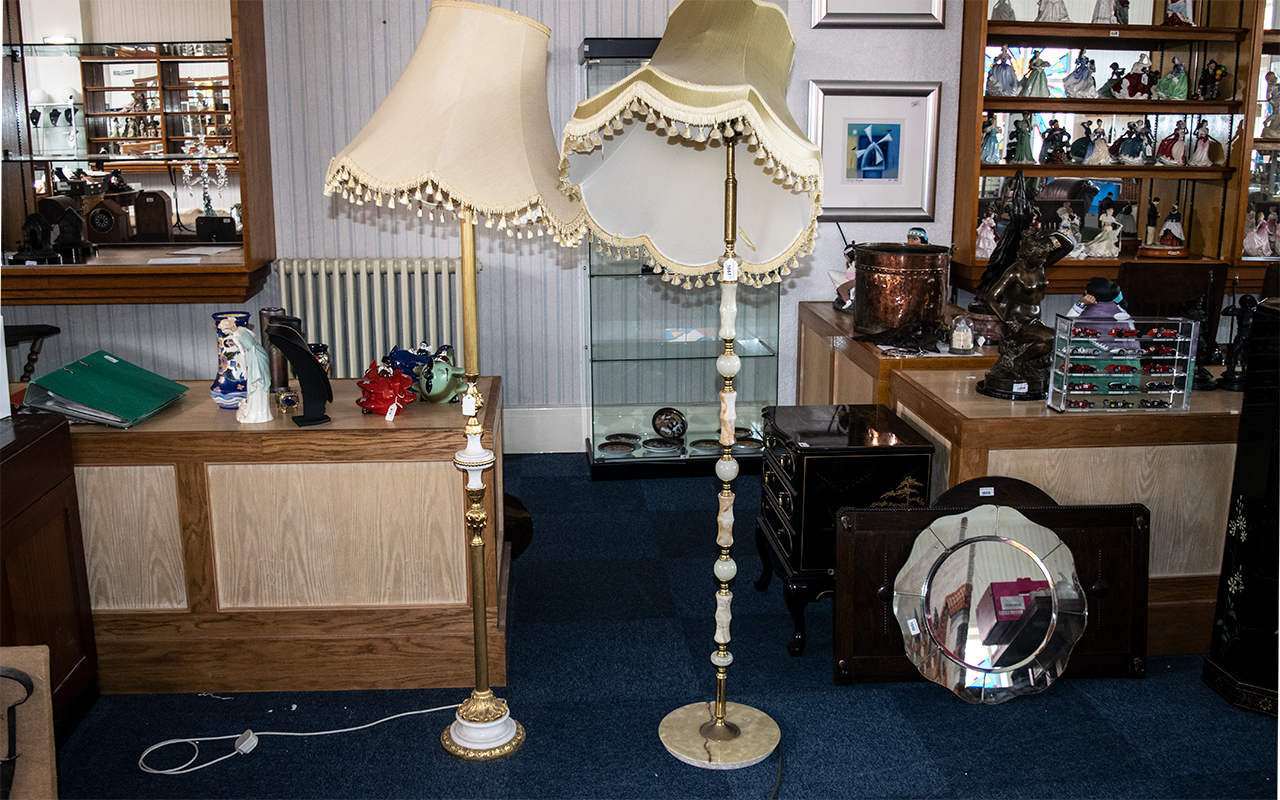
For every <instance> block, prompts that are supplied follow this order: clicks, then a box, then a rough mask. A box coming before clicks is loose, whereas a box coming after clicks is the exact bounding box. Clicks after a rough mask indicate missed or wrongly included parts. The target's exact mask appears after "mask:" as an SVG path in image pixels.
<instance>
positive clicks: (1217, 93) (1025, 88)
mask: <svg viewBox="0 0 1280 800" xmlns="http://www.w3.org/2000/svg"><path fill="white" fill-rule="evenodd" d="M1043 52H1044V51H1043V50H1040V49H1036V50H1032V51H1031V56H1030V57H1029V58H1028V59H1027V72H1026V74H1025V75H1024V76H1023V77H1022V78H1021V79H1019V78H1018V73H1017V69H1016V67H1015V62H1016V58H1015V57H1014V54H1013V52H1012V51H1011V50H1009V46H1008V45H1003V46H1002V47H1001V48H1000V52H999V53H997V54H996V55H994V56H992V58H991V68H990V69H989V70H988V71H987V84H986V94H987V95H988V96H991V97H1049V96H1050V91H1049V78H1048V73H1047V72H1046V70H1047V69H1048V68H1049V67H1050V66H1052V64H1051V62H1049V61H1047V60H1045V58H1044V57H1043ZM1086 52H1087V51H1085V50H1084V49H1083V48H1082V49H1081V50H1080V51H1079V53H1078V54H1077V56H1076V59H1075V66H1074V68H1073V69H1072V70H1071V71H1070V72H1068V73H1067V74H1066V75H1064V76H1063V78H1062V92H1063V94H1065V95H1066V96H1067V97H1073V98H1082V99H1089V100H1092V99H1098V98H1101V99H1107V100H1112V99H1113V100H1186V99H1188V98H1191V99H1194V100H1217V99H1218V98H1220V97H1221V96H1222V88H1221V83H1222V80H1223V78H1225V77H1226V75H1227V70H1226V67H1223V66H1222V65H1221V64H1219V63H1218V62H1217V61H1215V60H1214V59H1209V60H1208V61H1207V62H1206V63H1205V65H1204V67H1203V68H1202V69H1201V70H1200V78H1199V80H1198V82H1197V83H1196V86H1195V91H1194V92H1192V91H1191V86H1190V79H1189V76H1188V75H1187V66H1186V64H1184V63H1183V62H1182V59H1181V58H1179V57H1178V56H1176V55H1175V56H1171V58H1170V61H1171V62H1172V66H1171V67H1170V69H1169V71H1168V72H1167V73H1164V74H1161V71H1160V70H1158V69H1156V68H1155V67H1154V66H1153V65H1152V63H1151V56H1150V55H1148V54H1147V53H1139V54H1138V59H1137V61H1135V62H1133V66H1131V67H1130V68H1129V70H1128V72H1126V71H1125V70H1124V69H1123V68H1122V67H1121V66H1120V64H1119V63H1118V62H1115V61H1113V62H1111V67H1110V71H1111V75H1110V77H1108V78H1107V80H1106V81H1104V82H1103V84H1102V85H1101V86H1098V85H1097V78H1096V73H1097V65H1096V64H1095V63H1094V61H1093V59H1091V58H1089V57H1088V56H1087V55H1086Z"/></svg>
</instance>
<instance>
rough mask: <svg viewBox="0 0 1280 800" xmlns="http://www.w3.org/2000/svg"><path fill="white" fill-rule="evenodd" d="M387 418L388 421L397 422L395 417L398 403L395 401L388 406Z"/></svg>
mask: <svg viewBox="0 0 1280 800" xmlns="http://www.w3.org/2000/svg"><path fill="white" fill-rule="evenodd" d="M386 419H387V422H395V419H396V404H395V403H392V404H391V405H389V406H387V417H386Z"/></svg>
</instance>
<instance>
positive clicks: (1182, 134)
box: [1156, 120, 1187, 167]
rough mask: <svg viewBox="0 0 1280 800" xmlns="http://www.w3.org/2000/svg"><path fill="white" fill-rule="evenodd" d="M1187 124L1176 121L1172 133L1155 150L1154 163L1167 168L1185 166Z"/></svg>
mask: <svg viewBox="0 0 1280 800" xmlns="http://www.w3.org/2000/svg"><path fill="white" fill-rule="evenodd" d="M1186 136H1187V123H1186V122H1184V121H1182V120H1178V122H1177V124H1176V125H1174V126H1173V133H1171V134H1169V135H1168V136H1166V137H1165V138H1164V139H1162V140H1161V141H1160V146H1159V147H1157V148H1156V163H1157V164H1163V165H1165V166H1167V167H1184V166H1186V164H1187V142H1186Z"/></svg>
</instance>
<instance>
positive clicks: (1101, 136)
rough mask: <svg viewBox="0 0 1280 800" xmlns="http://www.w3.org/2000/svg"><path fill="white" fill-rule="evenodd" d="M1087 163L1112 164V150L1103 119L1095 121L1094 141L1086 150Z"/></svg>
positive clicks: (1085, 159)
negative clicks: (1108, 142)
mask: <svg viewBox="0 0 1280 800" xmlns="http://www.w3.org/2000/svg"><path fill="white" fill-rule="evenodd" d="M1083 163H1085V164H1094V165H1100V164H1110V163H1111V151H1110V148H1109V145H1108V144H1107V130H1106V128H1104V127H1103V125H1102V120H1098V121H1096V122H1095V123H1094V128H1093V141H1092V142H1090V143H1089V149H1088V150H1086V151H1085V154H1084V162H1083Z"/></svg>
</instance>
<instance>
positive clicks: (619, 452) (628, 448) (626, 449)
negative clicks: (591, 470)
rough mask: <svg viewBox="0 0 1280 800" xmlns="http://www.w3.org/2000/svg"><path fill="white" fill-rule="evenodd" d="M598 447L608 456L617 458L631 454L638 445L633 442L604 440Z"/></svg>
mask: <svg viewBox="0 0 1280 800" xmlns="http://www.w3.org/2000/svg"><path fill="white" fill-rule="evenodd" d="M598 449H599V450H600V452H601V453H603V454H604V455H605V456H606V457H609V458H617V457H618V456H628V455H631V453H632V452H634V451H635V449H636V446H635V445H634V444H632V443H631V442H602V443H601V444H600V446H599V448H598Z"/></svg>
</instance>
